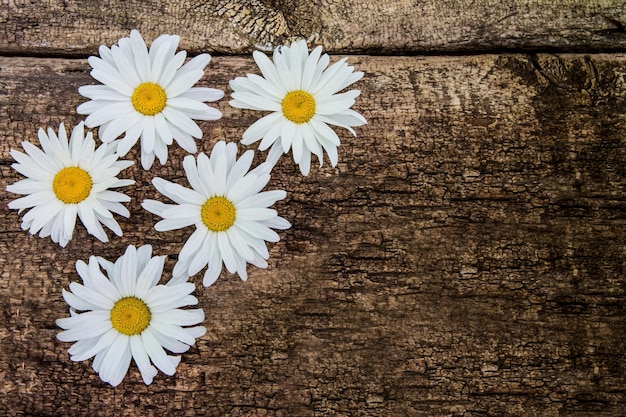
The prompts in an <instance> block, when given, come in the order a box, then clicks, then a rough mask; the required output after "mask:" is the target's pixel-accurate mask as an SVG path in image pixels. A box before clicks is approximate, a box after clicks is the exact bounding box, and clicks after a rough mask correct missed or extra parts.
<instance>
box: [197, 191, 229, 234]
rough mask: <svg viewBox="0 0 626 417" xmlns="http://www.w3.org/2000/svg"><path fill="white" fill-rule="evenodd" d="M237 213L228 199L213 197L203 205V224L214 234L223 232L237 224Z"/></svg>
mask: <svg viewBox="0 0 626 417" xmlns="http://www.w3.org/2000/svg"><path fill="white" fill-rule="evenodd" d="M235 212H236V210H235V206H234V205H233V203H231V202H230V201H229V200H228V199H227V198H225V197H211V198H209V199H208V200H207V201H206V203H204V204H203V205H202V222H203V223H204V225H205V226H206V227H208V228H209V230H211V231H213V232H223V231H225V230H228V228H229V227H230V226H232V225H233V223H235Z"/></svg>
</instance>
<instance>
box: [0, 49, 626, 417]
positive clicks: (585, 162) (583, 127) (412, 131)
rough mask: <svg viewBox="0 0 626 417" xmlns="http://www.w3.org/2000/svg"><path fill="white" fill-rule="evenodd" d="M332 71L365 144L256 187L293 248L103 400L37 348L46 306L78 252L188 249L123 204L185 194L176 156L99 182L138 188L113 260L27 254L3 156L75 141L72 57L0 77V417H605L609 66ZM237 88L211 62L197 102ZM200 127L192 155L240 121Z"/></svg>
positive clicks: (224, 285)
mask: <svg viewBox="0 0 626 417" xmlns="http://www.w3.org/2000/svg"><path fill="white" fill-rule="evenodd" d="M333 59H336V57H335V58H333ZM350 63H351V64H353V65H354V66H355V67H356V68H357V69H359V70H363V71H365V73H366V75H365V77H364V78H363V79H362V80H361V81H360V82H358V84H357V88H359V89H361V91H362V95H361V97H360V98H359V99H358V101H357V104H356V105H355V109H356V110H357V111H359V112H361V113H362V114H363V115H364V116H365V117H366V118H367V120H368V124H367V125H366V126H363V127H360V128H357V133H358V136H357V137H352V136H351V135H350V134H349V133H348V132H346V131H339V134H340V137H341V139H342V145H341V147H340V148H339V159H340V162H339V165H338V166H337V167H336V168H332V167H331V166H330V165H329V164H328V161H326V163H325V164H324V166H323V167H321V168H318V167H317V166H316V165H315V164H314V167H313V169H312V172H311V174H310V175H309V176H308V177H302V176H301V175H300V173H299V171H298V169H297V166H295V165H294V163H293V161H292V160H290V158H289V157H288V156H285V157H283V158H282V159H281V160H280V161H279V164H278V165H277V167H276V169H275V170H274V172H273V175H272V179H271V181H270V185H269V188H270V189H272V188H283V189H285V190H287V192H288V194H287V198H286V199H285V200H283V201H281V202H279V203H278V204H277V205H276V208H277V210H278V212H279V214H280V215H281V216H283V217H285V218H286V219H288V220H289V221H290V222H292V224H293V227H292V228H291V229H289V230H287V231H284V232H281V233H280V236H281V241H280V242H279V243H277V244H271V245H270V255H271V257H270V259H269V264H270V266H269V268H268V269H267V270H262V269H257V268H254V267H250V268H249V274H250V278H249V280H248V281H247V282H241V281H240V280H239V279H238V278H237V277H236V276H232V275H227V274H223V275H222V276H221V277H220V279H219V280H218V281H217V283H216V284H214V285H213V286H212V287H209V288H204V287H202V286H201V284H200V278H199V277H195V278H193V279H192V280H193V281H194V282H195V283H196V285H197V290H196V292H195V294H196V296H197V297H198V298H199V301H200V306H201V307H202V308H204V310H205V313H206V317H207V318H206V321H205V323H204V324H205V326H206V327H207V329H208V332H207V334H206V336H204V337H202V338H200V339H199V340H198V341H197V344H196V345H195V346H194V347H192V349H191V350H190V351H189V352H188V353H186V354H184V355H183V357H182V362H181V365H180V366H179V368H178V370H177V373H176V375H175V376H173V377H166V376H164V375H163V374H159V376H157V377H156V379H155V381H154V383H153V384H152V385H150V386H147V387H146V386H145V385H144V384H143V382H142V381H141V377H140V375H139V373H138V371H137V369H136V367H135V366H134V365H131V369H130V371H129V373H128V375H127V376H126V378H125V380H124V381H123V382H122V384H121V385H120V386H118V387H117V388H111V387H110V386H108V385H106V384H104V383H102V382H101V381H100V379H99V378H98V376H97V375H96V374H95V373H94V372H93V371H92V369H91V361H86V362H81V363H72V362H71V361H70V360H69V357H68V354H67V348H68V347H69V344H66V343H61V342H58V341H57V340H56V339H55V335H56V334H57V333H58V331H59V329H58V328H56V326H55V324H54V320H55V319H56V318H59V317H64V316H67V314H68V311H67V305H66V304H65V302H64V301H63V299H62V297H61V289H62V288H67V287H68V284H69V283H70V282H71V281H78V280H79V278H78V276H77V274H76V272H75V268H74V263H75V262H76V260H77V259H83V260H86V259H87V258H88V257H89V256H90V255H92V254H96V255H101V256H104V257H105V258H107V259H115V258H117V257H118V256H120V255H121V254H122V253H123V251H124V248H125V247H126V245H128V244H135V245H140V244H151V245H153V247H154V251H155V253H156V254H166V255H175V254H176V253H178V251H179V250H180V248H181V247H182V245H183V243H184V242H185V240H186V238H187V237H188V236H189V235H190V233H191V230H190V229H189V228H188V229H185V230H178V231H172V232H165V233H158V232H156V231H155V230H154V228H153V225H154V223H155V222H156V221H157V220H158V219H157V218H156V217H155V216H153V215H151V214H150V213H148V212H146V211H144V210H143V209H142V208H141V207H140V203H141V201H142V200H143V199H145V198H159V195H158V193H157V192H156V190H155V189H154V188H153V187H152V185H151V184H150V180H151V179H152V178H153V177H155V176H161V177H163V178H167V179H170V180H172V181H175V182H179V183H181V184H185V178H184V173H183V171H182V158H183V157H184V156H185V152H184V151H182V150H181V149H178V148H176V147H171V148H170V154H169V160H168V162H167V164H166V165H165V166H160V165H158V163H156V164H155V166H153V168H152V169H151V170H150V171H147V172H146V171H143V170H141V169H140V167H139V166H138V163H137V164H136V165H135V166H133V167H131V168H129V169H128V170H126V171H124V172H123V175H121V176H120V177H121V178H133V179H135V180H136V181H137V184H136V186H135V187H127V189H126V190H125V191H126V193H127V194H129V195H130V196H131V197H132V201H131V203H129V209H130V211H131V217H130V219H129V220H124V219H121V220H120V224H121V226H122V229H123V231H124V236H123V237H122V238H117V237H112V239H111V242H109V243H107V244H102V243H100V242H99V241H97V240H96V239H95V238H92V237H91V236H88V235H87V234H86V232H85V230H84V228H83V227H82V226H80V225H77V230H76V232H75V237H74V239H73V240H72V241H71V242H70V243H69V244H68V246H67V247H66V248H61V247H59V246H58V245H55V244H54V243H52V242H51V241H50V240H49V239H40V238H36V237H30V236H29V235H28V234H27V233H26V232H24V231H21V230H20V227H19V223H20V216H19V215H18V214H17V213H16V212H15V211H9V210H8V208H7V203H8V201H10V200H11V199H13V198H16V197H17V196H15V195H12V194H10V193H8V192H6V191H5V188H6V185H7V184H10V183H13V182H15V181H17V180H18V179H20V176H19V175H18V174H17V173H16V172H15V171H14V170H12V169H11V168H10V164H11V163H12V159H11V157H10V155H9V149H11V148H15V149H19V148H20V143H21V141H24V140H27V141H31V142H35V143H37V142H36V131H37V129H38V128H39V127H48V126H50V127H53V128H55V129H56V128H57V126H58V123H59V122H60V121H64V122H65V123H66V125H68V127H69V128H72V127H73V126H74V125H75V124H76V123H78V122H79V121H80V120H81V117H80V116H79V115H77V114H76V111H75V108H76V106H77V105H78V104H80V103H82V102H83V101H84V99H83V98H82V97H80V96H79V95H78V93H77V88H78V87H79V86H80V85H85V84H90V83H93V80H92V79H91V77H90V76H89V66H88V64H87V63H86V61H85V60H83V59H75V60H72V59H48V58H18V57H12V58H6V57H5V58H0V123H2V129H0V136H1V139H0V149H1V151H2V164H1V165H0V173H1V178H0V196H1V204H0V210H2V218H1V221H2V233H1V234H0V268H1V270H2V278H3V279H2V280H1V281H0V303H1V311H2V314H3V320H2V324H1V325H0V338H1V339H2V350H1V351H0V375H1V376H2V390H1V391H0V410H2V414H3V415H9V416H24V415H45V416H65V415H72V416H81V415H89V416H99V415H112V414H115V415H122V416H137V415H142V416H152V415H154V416H161V415H171V416H193V415H213V416H348V415H349V416H466V417H469V416H525V417H531V416H532V417H543V416H555V417H556V416H572V417H573V416H601V417H609V416H623V415H624V410H626V356H625V354H626V326H625V318H626V282H625V281H624V268H625V266H626V264H625V258H624V254H625V251H626V233H625V226H626V214H625V213H626V211H625V210H626V181H625V180H624V178H625V176H626V164H625V162H626V116H625V113H626V111H625V110H626V55H624V54H605V55H603V54H594V55H583V54H571V55H567V54H566V55H563V54H558V55H547V54H538V55H525V54H507V55H489V54H484V55H475V56H464V57H463V56H457V57H442V56H432V57H398V56H396V57H372V56H358V55H355V56H351V57H350ZM250 72H258V70H257V68H256V66H255V65H254V62H253V61H252V59H251V57H226V56H218V57H215V58H214V60H213V61H212V63H211V64H210V66H209V68H207V71H206V75H205V77H204V78H203V79H202V80H201V81H200V83H199V85H202V86H209V87H215V88H221V89H223V90H226V91H228V84H227V83H228V80H229V79H231V78H232V77H233V76H234V75H244V74H246V73H250ZM218 107H219V108H220V110H222V111H223V113H224V117H223V118H222V119H221V120H219V121H216V122H200V123H199V125H200V126H201V128H202V129H203V132H204V139H203V140H202V141H199V142H198V144H199V148H200V150H203V151H210V149H211V147H212V145H213V144H214V143H215V142H216V141H217V140H220V139H225V140H227V141H235V142H236V141H238V140H239V138H240V137H241V134H242V133H243V131H244V130H245V129H246V128H247V126H249V125H250V124H251V123H252V122H254V121H255V120H256V119H257V118H258V117H260V114H259V113H258V112H252V111H247V110H240V109H234V108H231V107H230V106H229V105H228V101H227V98H225V99H223V100H221V101H220V102H219V103H218ZM263 156H264V155H262V154H261V153H259V152H257V156H256V158H257V160H262V157H263ZM126 159H134V160H135V161H138V160H139V155H138V152H137V151H136V150H133V151H131V153H130V154H129V155H128V156H127V158H126ZM174 262H175V260H174V256H172V257H170V259H168V260H167V261H166V276H167V275H168V274H169V273H170V272H171V268H172V267H173V265H174ZM164 279H165V278H164Z"/></svg>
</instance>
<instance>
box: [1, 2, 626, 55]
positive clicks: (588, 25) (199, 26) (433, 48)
mask: <svg viewBox="0 0 626 417" xmlns="http://www.w3.org/2000/svg"><path fill="white" fill-rule="evenodd" d="M624 16H626V10H625V8H624V2H623V1H622V0H584V1H572V0H568V1H534V2H527V1H520V0H503V1H486V0H482V1H469V0H454V1H440V0H422V1H409V0H383V1H361V0H342V1H314V0H295V1H292V0H231V1H222V0H203V1H194V0H179V1H176V2H169V3H167V4H165V3H163V2H161V1H156V0H150V1H125V0H113V1H107V2H106V5H104V4H103V2H101V1H93V0H91V1H66V0H48V1H45V2H37V3H36V5H34V4H33V3H32V2H31V1H26V0H5V1H3V2H1V3H0V22H2V25H1V26H0V34H1V36H0V54H14V55H29V56H30V55H32V54H37V55H50V54H57V55H68V54H71V55H74V56H81V55H86V54H94V53H96V51H97V48H98V45H100V44H105V45H111V44H113V43H115V42H117V40H118V39H119V38H121V37H124V36H128V34H129V32H130V30H131V29H139V30H140V31H141V32H142V33H143V34H144V36H145V37H146V39H147V40H148V41H152V40H153V39H154V38H155V37H156V36H158V35H160V34H161V33H175V34H178V35H180V36H181V45H182V47H184V48H186V49H188V50H190V51H191V52H192V53H194V54H197V53H199V52H211V53H213V52H218V53H226V54H240V53H248V52H250V51H252V50H254V49H257V48H272V47H275V46H277V45H280V44H282V43H284V42H287V41H289V40H291V39H295V38H305V39H307V40H308V41H309V42H310V43H318V44H321V45H324V47H325V48H326V49H327V50H330V51H332V52H336V53H374V54H401V55H404V54H407V53H409V54H410V53H423V52H427V53H434V52H459V51H493V50H513V51H517V50H529V49H531V50H541V51H549V52H553V51H557V50H559V51H563V50H566V51H572V52H581V51H585V52H587V51H599V50H605V51H607V50H611V51H623V50H624V48H625V47H626V35H625V33H626V32H625V31H624V25H625V24H626V20H624Z"/></svg>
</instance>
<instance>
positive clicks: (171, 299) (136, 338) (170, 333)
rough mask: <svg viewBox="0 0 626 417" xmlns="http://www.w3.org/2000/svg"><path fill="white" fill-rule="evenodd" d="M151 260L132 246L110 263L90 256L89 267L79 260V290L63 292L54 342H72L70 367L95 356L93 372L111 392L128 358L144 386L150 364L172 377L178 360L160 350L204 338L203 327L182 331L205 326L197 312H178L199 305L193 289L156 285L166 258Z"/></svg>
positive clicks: (75, 286)
mask: <svg viewBox="0 0 626 417" xmlns="http://www.w3.org/2000/svg"><path fill="white" fill-rule="evenodd" d="M151 256H152V248H151V247H150V245H145V246H141V247H140V248H139V249H135V247H134V246H132V245H131V246H129V247H128V248H127V249H126V253H125V254H124V255H123V256H121V257H120V258H119V259H118V260H117V261H116V262H115V263H112V262H109V261H107V260H106V259H103V258H100V257H95V256H91V257H90V258H89V265H87V264H86V263H85V262H83V261H80V260H79V261H77V262H76V270H77V271H78V274H79V275H80V277H81V278H82V279H83V284H79V283H76V282H72V283H71V284H70V291H71V292H70V291H66V290H63V298H64V299H65V301H66V302H67V303H68V304H69V305H70V314H71V317H66V318H62V319H58V320H57V321H56V324H57V326H59V327H61V328H62V329H64V331H62V332H60V333H59V334H58V335H57V339H59V340H60V341H62V342H76V343H74V344H73V345H72V346H71V347H70V348H69V350H68V352H69V354H70V358H71V360H73V361H76V362H79V361H84V360H87V359H89V358H91V357H93V356H95V358H94V360H93V369H94V370H95V371H96V372H98V374H99V375H100V379H102V380H103V381H104V382H107V383H109V384H111V385H113V386H116V385H118V384H119V383H120V382H122V379H123V378H124V376H125V375H126V372H127V371H128V367H129V365H130V359H131V357H132V358H133V359H134V360H135V363H136V364H137V368H139V372H141V377H142V378H143V381H144V382H145V383H146V385H148V384H150V383H152V379H153V378H154V377H155V376H156V374H157V370H156V368H155V367H154V366H152V364H154V365H155V366H156V367H157V368H159V369H160V370H161V371H162V372H163V373H165V374H167V375H173V374H174V373H175V372H176V366H178V363H179V362H180V356H173V355H168V354H167V353H166V352H165V350H163V348H165V349H167V350H169V351H171V352H173V353H183V352H186V351H187V350H188V349H189V347H190V345H193V344H194V343H195V339H197V338H198V337H200V336H202V335H204V334H205V333H206V329H205V328H204V327H202V326H196V327H183V326H193V325H196V324H198V323H201V322H202V321H203V320H204V311H202V309H181V308H180V307H184V306H189V305H195V304H197V303H198V300H197V299H196V297H194V296H193V295H191V293H192V292H193V290H194V285H193V284H192V283H188V282H187V283H180V284H176V285H168V286H165V285H157V284H158V282H159V279H160V278H161V273H162V272H163V263H164V261H165V257H164V256H155V257H151ZM100 267H102V268H104V270H105V271H106V273H107V275H108V278H107V276H105V275H104V274H103V273H102V271H101V270H100ZM150 361H152V364H151V363H150Z"/></svg>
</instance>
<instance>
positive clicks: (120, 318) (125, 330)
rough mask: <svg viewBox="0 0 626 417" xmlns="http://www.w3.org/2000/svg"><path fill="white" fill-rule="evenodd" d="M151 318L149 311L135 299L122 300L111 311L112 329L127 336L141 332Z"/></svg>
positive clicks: (144, 304)
mask: <svg viewBox="0 0 626 417" xmlns="http://www.w3.org/2000/svg"><path fill="white" fill-rule="evenodd" d="M151 318H152V314H150V309H149V308H148V306H147V305H146V303H144V302H143V301H141V300H140V299H139V298H137V297H126V298H122V299H120V300H118V301H117V302H116V303H115V305H114V306H113V308H112V309H111V323H113V328H114V329H115V330H117V331H118V332H120V333H122V334H125V335H127V336H133V335H136V334H140V333H141V332H143V331H144V330H145V329H146V327H148V325H149V324H150V319H151Z"/></svg>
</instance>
